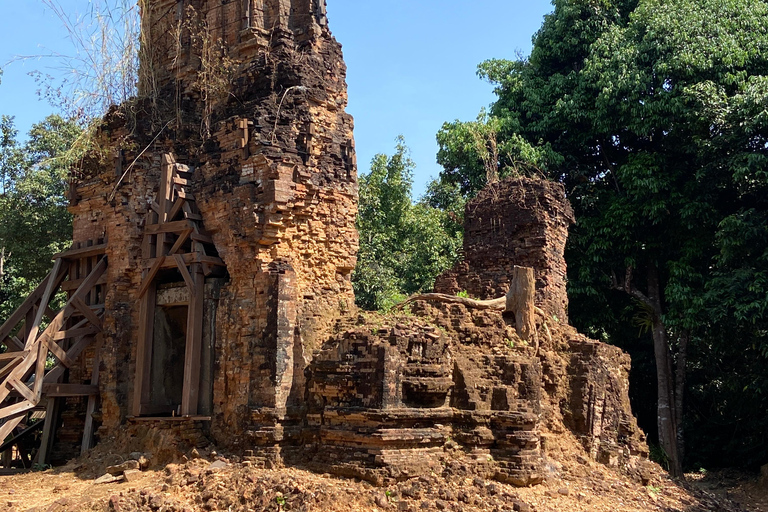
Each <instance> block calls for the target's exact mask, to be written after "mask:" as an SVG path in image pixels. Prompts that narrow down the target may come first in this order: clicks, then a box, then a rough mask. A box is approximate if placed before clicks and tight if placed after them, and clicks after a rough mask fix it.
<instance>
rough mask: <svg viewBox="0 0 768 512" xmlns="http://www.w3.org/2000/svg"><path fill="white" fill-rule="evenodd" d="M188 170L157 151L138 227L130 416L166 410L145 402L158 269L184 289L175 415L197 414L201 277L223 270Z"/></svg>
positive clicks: (202, 312)
mask: <svg viewBox="0 0 768 512" xmlns="http://www.w3.org/2000/svg"><path fill="white" fill-rule="evenodd" d="M191 179H192V173H191V172H190V170H189V168H188V167H187V166H186V165H182V164H179V163H177V162H176V160H175V159H174V157H173V156H172V155H170V154H165V155H164V156H163V164H162V172H161V178H160V189H159V191H158V197H157V201H153V202H152V211H150V213H149V216H150V218H149V219H148V220H147V225H146V226H145V228H144V241H143V246H142V253H143V256H144V267H145V270H144V275H143V278H142V283H141V286H140V288H139V293H138V298H139V301H140V310H139V311H140V314H139V318H140V319H139V322H140V323H139V340H138V342H139V345H138V350H137V356H136V375H135V380H134V397H133V408H132V414H133V416H134V417H140V416H144V417H147V416H153V415H156V414H162V413H167V412H168V411H165V410H158V409H156V408H155V407H153V406H152V404H151V403H150V402H151V400H150V391H151V389H150V388H151V385H150V368H151V364H152V350H153V342H154V339H153V336H154V323H155V300H156V296H157V294H156V291H157V284H158V282H159V279H160V276H161V274H162V273H163V272H166V273H175V272H176V271H178V273H179V274H180V275H181V279H183V281H184V283H185V284H186V286H187V288H188V290H189V304H188V310H187V324H186V347H185V353H184V382H183V390H182V400H181V407H180V411H179V412H180V415H181V417H193V416H196V415H197V414H198V405H199V400H200V397H199V393H198V391H199V385H200V364H201V362H200V361H201V350H202V339H203V318H204V316H205V315H204V300H205V278H206V277H208V276H211V275H224V274H225V273H226V269H225V266H224V262H223V261H222V260H221V258H219V257H218V253H217V252H216V249H215V247H214V245H213V239H212V238H211V236H210V235H209V234H208V233H206V231H205V229H204V227H203V223H202V220H203V218H202V216H201V215H200V211H199V209H198V207H197V203H196V201H195V197H194V196H193V195H192V194H191V193H189V192H188V191H187V187H188V186H189V185H190V182H191Z"/></svg>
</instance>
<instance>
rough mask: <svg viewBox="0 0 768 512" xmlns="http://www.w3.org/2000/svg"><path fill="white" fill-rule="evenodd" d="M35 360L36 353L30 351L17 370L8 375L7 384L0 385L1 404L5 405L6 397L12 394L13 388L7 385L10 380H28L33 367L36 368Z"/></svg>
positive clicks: (0, 416)
mask: <svg viewBox="0 0 768 512" xmlns="http://www.w3.org/2000/svg"><path fill="white" fill-rule="evenodd" d="M35 358H36V353H35V352H33V351H30V354H29V355H27V357H25V358H24V359H22V360H21V362H20V363H19V364H18V365H17V366H16V368H14V369H13V370H12V371H11V372H10V373H9V374H8V377H6V380H5V382H4V383H3V384H2V385H0V404H1V403H3V401H4V400H5V399H6V397H8V394H9V393H10V392H11V388H10V387H8V386H7V385H6V384H7V382H8V380H10V379H13V378H16V379H19V380H21V381H24V380H26V378H27V376H28V375H29V371H30V370H31V369H32V366H34V364H35V360H36V359H35ZM33 406H34V404H33ZM0 410H2V409H0ZM0 418H3V416H2V415H0Z"/></svg>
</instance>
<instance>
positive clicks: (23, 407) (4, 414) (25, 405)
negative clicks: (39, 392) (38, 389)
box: [0, 400, 35, 439]
mask: <svg viewBox="0 0 768 512" xmlns="http://www.w3.org/2000/svg"><path fill="white" fill-rule="evenodd" d="M34 408H35V404H33V403H32V402H29V401H27V400H24V401H23V402H19V403H17V404H13V405H8V406H6V407H3V408H2V409H0V419H5V421H6V422H8V421H9V420H8V418H12V417H14V416H16V415H17V414H22V413H25V412H27V411H28V410H30V409H34ZM19 421H21V419H19ZM17 425H18V423H17ZM4 426H5V424H3V427H4ZM14 428H15V427H14ZM11 430H13V429H11ZM1 433H2V428H0V434H1ZM9 433H10V432H9ZM7 435H8V434H5V436H7ZM5 436H2V435H0V439H4V438H5Z"/></svg>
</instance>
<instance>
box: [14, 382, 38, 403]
mask: <svg viewBox="0 0 768 512" xmlns="http://www.w3.org/2000/svg"><path fill="white" fill-rule="evenodd" d="M8 384H9V385H11V386H13V388H14V389H15V390H16V391H18V392H19V394H21V396H22V397H24V399H25V400H29V401H30V402H34V401H35V394H34V393H33V392H32V390H31V389H29V387H27V385H26V384H24V383H23V382H21V381H20V380H19V379H16V378H13V379H8Z"/></svg>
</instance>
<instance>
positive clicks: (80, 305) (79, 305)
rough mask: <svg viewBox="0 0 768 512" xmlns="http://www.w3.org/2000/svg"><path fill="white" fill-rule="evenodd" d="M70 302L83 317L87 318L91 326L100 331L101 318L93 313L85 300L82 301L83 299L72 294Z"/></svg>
mask: <svg viewBox="0 0 768 512" xmlns="http://www.w3.org/2000/svg"><path fill="white" fill-rule="evenodd" d="M71 302H72V305H73V306H75V308H76V309H77V310H78V311H79V312H80V313H82V315H83V316H84V317H85V318H87V319H88V321H89V322H90V323H91V325H92V326H94V327H96V328H97V329H98V330H99V331H101V318H99V317H98V315H97V314H96V313H94V312H93V310H92V309H91V308H90V307H89V306H88V305H87V304H86V303H85V302H83V299H81V298H80V297H77V296H73V297H72V300H71Z"/></svg>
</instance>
